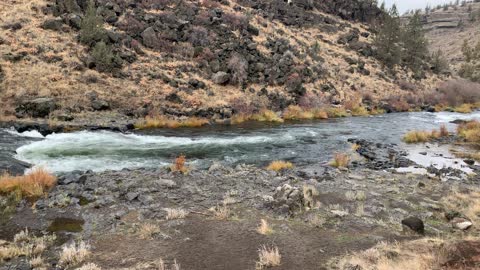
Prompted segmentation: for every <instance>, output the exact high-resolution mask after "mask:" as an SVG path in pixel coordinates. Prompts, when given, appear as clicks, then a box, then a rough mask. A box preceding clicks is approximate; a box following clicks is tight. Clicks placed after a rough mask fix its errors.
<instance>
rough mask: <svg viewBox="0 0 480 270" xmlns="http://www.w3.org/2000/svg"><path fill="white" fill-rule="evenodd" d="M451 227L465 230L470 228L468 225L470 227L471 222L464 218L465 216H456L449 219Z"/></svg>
mask: <svg viewBox="0 0 480 270" xmlns="http://www.w3.org/2000/svg"><path fill="white" fill-rule="evenodd" d="M451 223H452V225H453V227H455V228H457V229H459V230H462V231H466V230H468V229H470V227H472V225H473V223H472V222H471V221H470V220H468V219H466V218H461V217H456V218H454V219H452V221H451Z"/></svg>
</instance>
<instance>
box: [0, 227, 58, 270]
mask: <svg viewBox="0 0 480 270" xmlns="http://www.w3.org/2000/svg"><path fill="white" fill-rule="evenodd" d="M55 239H56V238H55V236H54V235H51V236H49V235H45V236H42V237H36V236H34V235H32V234H30V232H29V231H28V229H25V230H23V231H21V232H19V233H17V234H16V235H15V236H14V240H13V242H12V243H9V242H5V243H2V244H1V245H0V262H2V261H4V260H9V259H13V258H15V257H20V256H25V257H27V258H29V259H30V260H29V263H30V264H31V265H32V267H33V265H41V264H43V263H42V262H43V260H41V255H42V253H44V252H45V250H46V249H47V247H48V245H50V244H51V243H53V242H54V241H55Z"/></svg>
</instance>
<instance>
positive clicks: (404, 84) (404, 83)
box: [397, 80, 417, 91]
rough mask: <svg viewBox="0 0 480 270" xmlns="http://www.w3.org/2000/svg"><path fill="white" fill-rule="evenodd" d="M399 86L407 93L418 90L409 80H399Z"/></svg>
mask: <svg viewBox="0 0 480 270" xmlns="http://www.w3.org/2000/svg"><path fill="white" fill-rule="evenodd" d="M397 84H398V86H400V89H402V90H406V91H415V90H417V86H416V85H415V84H414V83H411V82H409V81H407V80H399V81H398V82H397Z"/></svg>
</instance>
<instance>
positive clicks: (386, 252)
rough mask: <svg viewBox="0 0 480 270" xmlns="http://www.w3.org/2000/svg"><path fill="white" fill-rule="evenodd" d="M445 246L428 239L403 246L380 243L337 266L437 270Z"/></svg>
mask: <svg viewBox="0 0 480 270" xmlns="http://www.w3.org/2000/svg"><path fill="white" fill-rule="evenodd" d="M443 244H444V241H443V240H440V239H427V238H425V239H421V240H415V241H410V242H407V243H403V244H399V243H394V244H388V243H380V244H378V245H377V246H375V247H373V248H370V249H368V250H365V251H362V252H359V253H356V254H352V255H349V256H347V257H345V258H343V259H342V260H340V262H339V263H338V265H337V266H338V267H339V269H364V270H374V269H375V270H405V269H408V270H429V269H437V268H436V267H438V266H440V265H439V262H440V261H442V257H444V256H445V255H444V252H443V251H444V247H443ZM392 254H395V256H392Z"/></svg>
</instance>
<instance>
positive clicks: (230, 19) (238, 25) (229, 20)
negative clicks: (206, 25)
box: [222, 12, 249, 30]
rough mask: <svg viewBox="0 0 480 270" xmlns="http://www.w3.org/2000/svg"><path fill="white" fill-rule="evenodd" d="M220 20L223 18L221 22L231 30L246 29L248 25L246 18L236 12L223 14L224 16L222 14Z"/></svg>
mask: <svg viewBox="0 0 480 270" xmlns="http://www.w3.org/2000/svg"><path fill="white" fill-rule="evenodd" d="M222 18H223V21H224V22H225V23H226V24H228V25H230V27H232V28H233V30H244V29H247V27H248V24H249V22H248V18H247V16H245V15H243V14H241V13H238V12H235V13H231V12H228V13H225V14H223V16H222Z"/></svg>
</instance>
